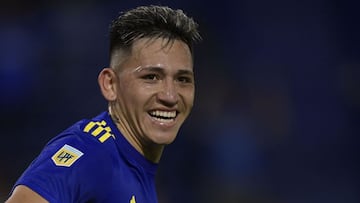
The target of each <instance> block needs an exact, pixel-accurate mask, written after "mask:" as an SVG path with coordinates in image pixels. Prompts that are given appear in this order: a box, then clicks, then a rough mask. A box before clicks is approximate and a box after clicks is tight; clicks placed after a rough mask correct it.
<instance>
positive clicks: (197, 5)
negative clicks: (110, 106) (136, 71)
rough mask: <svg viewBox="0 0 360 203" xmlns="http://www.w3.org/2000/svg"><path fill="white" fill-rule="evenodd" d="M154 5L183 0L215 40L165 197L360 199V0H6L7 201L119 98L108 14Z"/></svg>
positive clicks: (211, 202)
mask: <svg viewBox="0 0 360 203" xmlns="http://www.w3.org/2000/svg"><path fill="white" fill-rule="evenodd" d="M60 2H61V3H60ZM144 4H161V5H168V6H171V7H173V8H181V9H183V10H184V11H185V12H186V13H187V14H189V15H190V16H192V17H194V18H195V19H196V21H197V22H198V23H199V24H200V30H201V33H202V36H203V38H204V40H203V42H202V43H201V44H199V45H198V46H197V47H196V49H195V51H196V53H195V54H196V56H195V57H196V61H195V73H196V77H197V98H196V103H195V107H194V110H193V113H192V115H191V117H190V118H189V120H188V121H187V122H186V123H185V124H184V126H183V128H182V129H181V132H180V134H179V136H178V138H177V140H176V141H175V143H173V144H172V145H170V146H168V147H167V148H166V150H165V153H164V156H163V158H162V161H161V164H160V169H159V173H158V176H157V186H158V190H159V199H160V203H184V202H188V203H192V202H194V203H195V202H207V203H215V202H231V203H233V202H234V203H238V202H241V203H319V202H326V203H340V202H341V203H343V202H344V203H345V202H346V203H355V202H360V193H359V191H360V190H359V188H360V180H359V161H360V160H359V151H360V150H359V147H358V145H359V135H360V124H359V118H360V114H359V112H360V39H359V36H360V13H359V8H360V3H358V1H355V0H353V1H351V0H330V1H329V0H303V1H296V0H274V1H266V0H239V1H230V0H223V1H205V0H198V1H195V0H183V1H178V2H175V1H170V0H168V1H162V0H158V1H134V0H125V1H99V0H98V1H96V0H92V1H46V3H44V2H43V1H24V0H11V1H9V0H5V1H1V3H0V25H1V26H0V97H1V99H0V104H1V105H0V106H1V122H0V123H1V124H0V125H1V131H0V132H1V134H0V135H1V142H0V154H1V158H0V166H1V167H0V201H2V200H5V199H6V198H7V195H8V193H9V191H10V189H11V187H12V185H13V184H14V182H15V181H16V179H17V178H18V177H19V176H20V175H21V173H22V172H23V171H24V170H25V168H26V167H27V166H28V165H29V163H30V162H31V161H32V160H33V158H34V157H35V156H36V155H37V154H38V153H39V152H40V151H41V149H42V147H43V146H44V145H45V144H46V142H47V141H48V140H49V139H50V138H52V137H53V136H55V135H57V134H58V133H60V132H61V131H62V130H64V129H65V128H67V127H68V126H70V125H71V124H73V123H74V122H76V121H78V120H80V119H82V118H91V117H93V116H95V115H97V114H98V113H100V112H101V111H103V110H105V109H106V106H107V104H106V102H105V100H104V99H103V98H102V96H101V94H100V91H99V88H98V86H97V75H98V73H99V71H100V70H101V69H102V68H103V67H106V66H107V65H108V35H107V32H108V26H109V24H110V22H111V20H112V19H113V18H115V17H117V16H118V14H119V12H120V11H122V10H125V9H129V8H132V7H134V6H138V5H144Z"/></svg>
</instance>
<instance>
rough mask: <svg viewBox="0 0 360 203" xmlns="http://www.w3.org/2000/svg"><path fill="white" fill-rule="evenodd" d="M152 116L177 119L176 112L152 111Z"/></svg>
mask: <svg viewBox="0 0 360 203" xmlns="http://www.w3.org/2000/svg"><path fill="white" fill-rule="evenodd" d="M150 115H152V116H157V117H162V118H163V119H166V118H175V117H176V111H159V110H156V111H151V112H150Z"/></svg>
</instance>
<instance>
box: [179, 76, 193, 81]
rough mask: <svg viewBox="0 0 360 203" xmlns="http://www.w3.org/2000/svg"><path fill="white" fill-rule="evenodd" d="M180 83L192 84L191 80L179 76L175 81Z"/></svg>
mask: <svg viewBox="0 0 360 203" xmlns="http://www.w3.org/2000/svg"><path fill="white" fill-rule="evenodd" d="M177 80H178V81H179V82H180V83H192V82H193V79H192V78H191V77H187V76H181V77H178V79H177Z"/></svg>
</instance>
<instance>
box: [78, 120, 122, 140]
mask: <svg viewBox="0 0 360 203" xmlns="http://www.w3.org/2000/svg"><path fill="white" fill-rule="evenodd" d="M91 130H92V131H91ZM83 131H84V132H86V133H88V132H90V131H91V133H90V134H91V135H92V136H94V137H97V136H98V135H100V134H101V133H104V131H105V133H104V134H103V135H101V136H100V137H99V138H98V140H99V141H100V142H101V143H103V142H105V141H106V140H107V139H109V137H112V138H114V139H115V136H114V134H113V133H112V132H111V128H110V127H109V126H107V123H106V121H104V120H102V121H101V122H99V121H97V122H94V121H90V122H89V123H88V124H87V125H86V126H85V128H84V130H83Z"/></svg>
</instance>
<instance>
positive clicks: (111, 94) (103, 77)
mask: <svg viewBox="0 0 360 203" xmlns="http://www.w3.org/2000/svg"><path fill="white" fill-rule="evenodd" d="M98 83H99V86H100V90H101V93H102V95H103V96H104V98H105V99H106V100H108V101H114V100H116V73H115V72H114V70H113V69H111V68H104V69H103V70H102V71H101V72H100V73H99V77H98Z"/></svg>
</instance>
